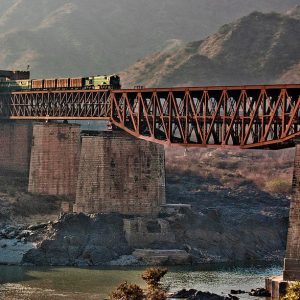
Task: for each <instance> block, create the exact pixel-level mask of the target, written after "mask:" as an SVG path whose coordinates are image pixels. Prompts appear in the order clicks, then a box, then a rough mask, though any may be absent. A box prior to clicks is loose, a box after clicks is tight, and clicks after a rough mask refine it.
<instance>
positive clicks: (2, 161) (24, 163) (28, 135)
mask: <svg viewBox="0 0 300 300" xmlns="http://www.w3.org/2000/svg"><path fill="white" fill-rule="evenodd" d="M31 139H32V124H31V123H28V122H20V121H1V122H0V145H1V147H0V169H1V170H5V171H13V172H18V173H24V174H28V172H29V163H30V153H31Z"/></svg>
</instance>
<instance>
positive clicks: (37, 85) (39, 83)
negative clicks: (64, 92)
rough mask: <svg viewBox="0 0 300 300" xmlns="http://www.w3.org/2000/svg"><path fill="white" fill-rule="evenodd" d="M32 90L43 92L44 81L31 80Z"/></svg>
mask: <svg viewBox="0 0 300 300" xmlns="http://www.w3.org/2000/svg"><path fill="white" fill-rule="evenodd" d="M31 88H32V89H33V90H42V89H43V88H44V80H43V79H33V80H31Z"/></svg>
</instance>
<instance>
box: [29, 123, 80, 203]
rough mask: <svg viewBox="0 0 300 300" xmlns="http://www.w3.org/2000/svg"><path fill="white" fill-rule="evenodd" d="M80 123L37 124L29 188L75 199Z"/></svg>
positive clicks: (34, 134)
mask: <svg viewBox="0 0 300 300" xmlns="http://www.w3.org/2000/svg"><path fill="white" fill-rule="evenodd" d="M79 156H80V126H78V125H68V124H57V123H47V124H41V125H34V127H33V140H32V151H31V162H30V174H29V186H28V191H29V192H32V193H39V194H47V195H66V196H68V197H70V198H72V199H75V192H76V184H77V175H78V164H79Z"/></svg>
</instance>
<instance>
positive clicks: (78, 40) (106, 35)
mask: <svg viewBox="0 0 300 300" xmlns="http://www.w3.org/2000/svg"><path fill="white" fill-rule="evenodd" d="M297 3H298V0H286V1H284V2H282V1H280V0H265V1H260V0H224V1H219V0H201V1H199V0H187V1H181V0H154V1H146V0H122V1H121V0H111V1H108V2H105V1H98V0H87V1H80V0H72V1H70V0H0V64H1V68H14V69H19V68H25V67H26V66H27V65H28V64H30V65H31V66H32V75H33V77H39V76H41V77H47V76H49V77H52V76H67V75H70V76H71V75H84V74H97V73H110V72H115V71H119V70H122V69H125V68H126V67H128V66H129V65H130V64H132V63H134V62H135V61H136V60H137V59H138V58H141V57H144V56H145V55H147V54H149V53H153V52H154V51H157V50H162V49H163V48H164V47H165V46H166V45H169V44H170V43H172V40H174V39H177V40H183V41H185V42H188V41H192V40H200V39H202V38H204V37H205V36H207V35H208V34H211V33H212V32H214V31H215V30H217V28H218V27H219V26H220V25H222V24H224V23H227V22H229V21H231V20H233V19H236V18H238V17H241V16H243V15H245V14H248V13H250V12H251V11H253V10H261V11H273V10H274V11H285V10H287V9H289V8H290V7H292V6H293V5H296V4H297Z"/></svg>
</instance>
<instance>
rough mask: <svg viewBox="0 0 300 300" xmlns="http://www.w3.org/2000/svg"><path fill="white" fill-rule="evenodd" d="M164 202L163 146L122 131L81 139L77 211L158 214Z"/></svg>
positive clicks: (75, 207)
mask: <svg viewBox="0 0 300 300" xmlns="http://www.w3.org/2000/svg"><path fill="white" fill-rule="evenodd" d="M165 201H166V200H165V157H164V147H163V146H161V145H157V144H154V143H150V142H146V141H143V140H138V139H136V138H134V137H132V136H129V135H128V134H126V133H123V132H120V131H104V132H99V133H97V134H96V135H94V136H83V137H82V147H81V156H80V165H79V173H78V181H77V190H76V203H75V205H74V211H76V212H85V213H95V212H101V213H109V212H118V213H122V214H156V213H158V212H159V210H160V207H161V205H163V204H165Z"/></svg>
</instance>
